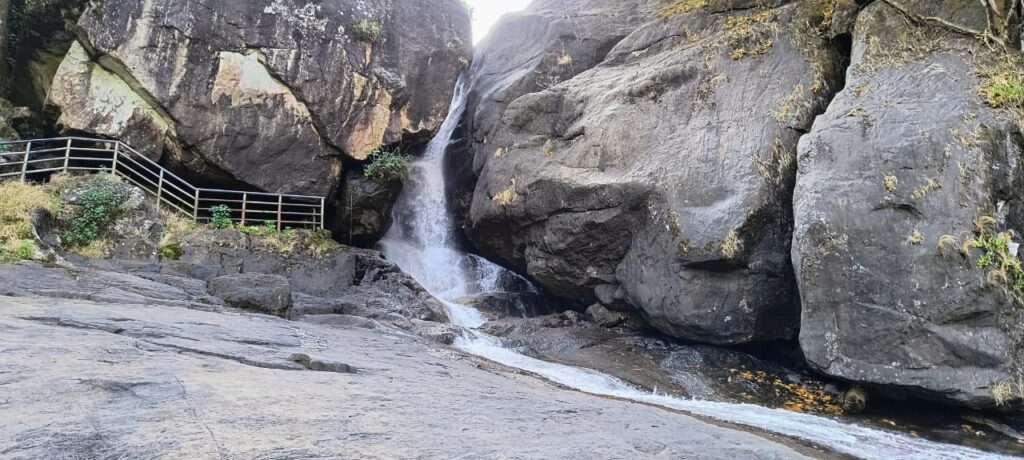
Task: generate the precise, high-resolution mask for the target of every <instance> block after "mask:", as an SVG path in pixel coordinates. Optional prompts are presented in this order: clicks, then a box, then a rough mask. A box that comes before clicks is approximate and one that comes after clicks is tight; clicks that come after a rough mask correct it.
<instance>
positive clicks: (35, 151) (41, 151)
mask: <svg viewBox="0 0 1024 460" xmlns="http://www.w3.org/2000/svg"><path fill="white" fill-rule="evenodd" d="M67 149H68V148H67V147H55V148H52V149H32V150H29V152H28V153H29V154H30V155H31V154H35V153H57V152H63V151H65V150H67ZM14 153H20V154H22V155H24V154H25V151H24V150H22V151H20V152H14ZM61 158H64V157H61Z"/></svg>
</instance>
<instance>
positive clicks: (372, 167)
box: [363, 149, 412, 183]
mask: <svg viewBox="0 0 1024 460" xmlns="http://www.w3.org/2000/svg"><path fill="white" fill-rule="evenodd" d="M410 161H412V157H410V156H409V155H406V154H404V153H402V152H400V151H398V150H387V149H377V150H374V151H373V153H371V154H370V163H369V164H368V165H366V168H365V169H364V170H363V175H364V176H366V177H368V178H370V179H373V180H375V181H377V182H381V183H387V182H393V181H399V182H404V181H405V180H406V179H408V178H409V172H410V169H409V162H410Z"/></svg>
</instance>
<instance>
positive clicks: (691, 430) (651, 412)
mask: <svg viewBox="0 0 1024 460" xmlns="http://www.w3.org/2000/svg"><path fill="white" fill-rule="evenodd" d="M0 331H2V334H0V343H2V346H3V350H4V351H3V359H0V410H2V412H3V414H4V420H5V421H4V423H2V424H0V456H3V457H9V458H95V457H99V458H129V457H131V458H156V457H172V458H208V457H211V456H212V457H224V458H315V457H330V458H353V457H358V458H453V457H470V458H493V457H501V456H507V455H514V456H517V457H523V458H574V457H593V456H597V457H603V458H660V457H686V458H723V457H726V458H771V459H782V458H787V459H788V458H808V457H806V456H805V455H802V454H801V453H800V452H801V451H803V452H808V453H810V454H812V455H814V453H813V452H815V451H811V450H809V449H801V448H800V447H788V446H785V445H782V444H780V443H779V442H780V441H779V440H778V439H777V438H775V439H773V440H769V439H767V438H764V437H760V436H758V435H755V434H751V433H745V432H742V431H738V430H735V429H731V428H727V427H722V426H717V425H712V424H709V423H705V422H702V421H699V420H696V419H694V418H691V417H688V416H686V415H683V414H680V413H677V412H673V411H667V410H663V409H660V408H656V407H652V406H648V405H642V404H633V403H628V402H623V401H618V400H612V399H604V398H597V397H593V396H591V395H586V394H582V393H578V392H571V391H566V390H563V389H560V388H558V387H555V386H553V385H549V384H546V383H545V382H542V381H539V380H537V379H535V378H533V377H530V376H524V375H518V374H516V373H512V372H509V371H508V370H507V369H505V368H502V367H500V366H495V365H493V364H489V363H486V362H480V361H476V360H472V359H469V358H466V357H463V356H461V355H459V354H458V353H455V352H453V351H451V350H450V349H447V348H443V349H439V348H437V347H436V346H432V345H428V344H425V343H422V342H420V341H417V340H416V339H414V338H412V337H410V336H409V335H407V334H396V333H390V332H378V331H369V330H366V329H362V328H353V327H327V326H320V325H313V324H306V323H297V322H287V321H285V320H282V319H279V318H273V317H268V316H262V315H252V314H248V313H216V312H203V311H197V310H188V309H184V308H173V307H161V306H156V305H152V304H145V303H139V304H131V303H128V304H106V303H95V302H88V301H80V300H74V301H73V300H55V299H29V298H22V299H11V298H0ZM478 367H479V368H478ZM480 368H482V369H480ZM353 371H354V373H352V372H353ZM481 388H486V389H488V391H486V392H482V391H480V389H481ZM584 415H585V416H584ZM494 427H501V429H500V430H495V429H493V428H494ZM630 427H632V428H630ZM254 432H258V433H259V436H258V439H257V438H254V436H253V433H254ZM453 432H458V433H460V434H459V435H458V436H452V435H451V434H452V433H453ZM396 433H401V436H396ZM819 455H820V453H819Z"/></svg>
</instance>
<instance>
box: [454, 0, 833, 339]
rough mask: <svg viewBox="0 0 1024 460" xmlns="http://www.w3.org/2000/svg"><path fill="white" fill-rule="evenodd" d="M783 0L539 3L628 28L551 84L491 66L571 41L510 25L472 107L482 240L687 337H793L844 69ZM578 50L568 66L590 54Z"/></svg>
mask: <svg viewBox="0 0 1024 460" xmlns="http://www.w3.org/2000/svg"><path fill="white" fill-rule="evenodd" d="M567 3H572V4H574V5H575V3H573V2H567ZM741 3H742V2H741ZM775 3H777V4H781V5H782V6H778V7H775V8H768V9H763V10H762V9H754V10H747V9H740V8H739V6H737V5H733V7H735V8H737V9H735V10H723V9H697V10H694V11H690V12H686V13H681V14H676V15H662V16H667V17H659V15H658V14H656V12H655V10H656V8H657V6H659V5H661V3H660V2H651V3H649V4H648V3H644V4H642V7H641V8H635V7H634V8H629V9H624V10H619V9H617V8H614V7H611V6H608V5H604V6H601V5H603V4H598V5H596V6H595V7H594V8H596V9H597V10H598V11H599V12H595V11H592V10H585V11H584V10H580V11H577V10H575V9H573V8H569V7H567V6H566V5H563V4H562V3H561V2H557V1H552V2H539V3H538V4H537V5H538V6H535V7H534V11H535V12H534V13H533V14H534V15H540V16H544V12H547V13H548V14H552V15H553V12H554V11H557V12H558V13H557V14H558V16H559V17H562V16H563V15H564V16H565V17H566V18H567V19H565V21H566V22H568V23H570V24H572V23H574V21H576V20H577V19H578V20H579V21H581V22H583V23H584V24H587V22H586V21H590V20H596V21H599V22H602V23H605V24H613V25H615V26H616V27H617V28H618V29H616V30H620V31H622V33H621V35H620V36H625V38H624V39H622V40H621V41H618V43H614V42H611V43H609V42H605V43H606V46H607V47H609V48H610V51H608V52H607V54H606V55H601V56H599V57H597V58H596V62H600V64H599V65H596V66H595V67H593V68H591V69H590V70H586V71H583V72H580V73H578V74H576V75H575V76H571V75H570V76H571V78H568V79H565V80H564V81H562V82H561V83H558V84H556V85H553V86H550V87H547V88H543V87H541V88H538V87H537V85H533V86H531V85H529V84H525V86H523V85H519V86H517V85H508V84H507V82H509V81H520V79H522V78H523V77H522V75H523V74H522V73H520V72H519V71H518V70H516V71H506V72H504V73H499V74H498V75H492V71H491V70H490V69H491V68H498V69H500V66H499V65H497V64H490V63H491V62H493V61H494V60H499V59H500V60H502V61H501V62H507V63H516V62H519V61H521V60H522V59H523V58H522V56H531V55H533V53H535V50H534V48H535V47H537V46H541V47H557V45H554V43H558V42H557V41H554V42H550V43H552V44H549V42H547V41H545V40H549V38H539V39H538V38H535V37H547V36H546V35H542V34H539V33H531V34H523V37H522V41H521V42H518V43H515V44H509V43H508V42H509V41H510V40H509V39H508V38H506V37H507V35H506V34H504V33H503V31H504V30H506V29H501V28H499V29H498V30H497V31H496V32H495V34H494V36H495V37H501V39H500V40H499V39H497V38H496V39H495V43H494V44H491V43H488V44H487V45H485V46H484V47H483V48H481V50H480V52H479V55H480V56H482V59H484V63H483V64H478V63H474V67H473V68H472V74H473V75H474V76H476V75H479V76H480V78H479V81H478V82H477V83H476V85H477V87H478V88H477V89H476V90H475V91H476V92H477V93H478V95H479V97H480V98H481V99H480V100H479V101H477V102H476V103H475V105H471V106H470V107H469V109H468V112H467V119H468V120H469V121H467V125H468V128H469V129H470V131H469V133H470V135H471V136H472V144H473V145H472V147H471V151H472V153H473V155H474V158H475V167H476V168H477V171H478V172H479V179H478V181H477V183H476V188H475V192H474V194H473V199H472V205H471V209H470V211H469V213H468V217H467V218H468V220H467V233H468V235H469V237H470V238H471V240H472V241H473V242H474V243H475V244H476V246H477V247H478V248H479V249H480V250H481V251H482V252H484V253H485V254H486V255H488V256H491V257H493V258H496V259H498V260H501V261H503V262H504V263H505V264H507V265H509V266H512V267H514V268H517V269H519V270H521V271H522V272H525V273H527V274H528V275H529V276H530V277H532V278H533V279H534V280H536V281H538V282H539V283H540V284H541V285H543V286H544V287H545V288H547V289H548V290H549V291H551V292H552V293H554V294H555V295H558V296H561V297H567V298H572V299H578V300H581V301H584V302H592V301H596V300H599V297H598V295H597V294H596V293H595V288H598V287H601V290H602V296H601V297H604V298H606V299H611V303H612V304H614V303H619V302H623V301H624V302H625V303H628V304H629V305H632V306H633V307H634V308H636V309H637V310H639V311H641V312H642V313H643V314H644V315H645V316H646V317H647V319H648V320H649V321H650V323H651V324H652V325H653V326H655V327H657V328H658V329H659V330H661V331H663V332H665V333H667V334H670V335H673V336H675V337H680V338H686V339H693V340H699V341H703V342H708V343H715V344H738V343H746V342H750V341H758V340H770V339H780V338H787V337H791V336H792V334H793V333H794V332H795V331H796V328H797V325H798V316H799V315H798V312H799V308H798V305H797V296H796V285H795V282H794V280H793V275H792V268H791V266H790V263H789V252H790V246H789V244H790V240H789V238H790V233H789V232H790V229H791V226H792V219H791V208H790V190H791V187H792V183H793V180H794V176H795V160H794V156H795V150H796V143H797V139H798V138H799V136H800V134H801V132H802V131H806V130H807V129H809V128H810V126H811V123H812V121H813V119H814V116H815V115H816V114H818V113H820V112H821V111H823V110H824V108H825V105H826V104H827V102H828V100H829V99H830V97H831V95H832V93H833V92H834V91H835V89H837V88H836V87H837V85H838V82H839V80H840V78H839V70H840V69H839V68H838V64H837V63H838V62H839V59H838V56H837V53H836V52H835V50H833V49H832V47H831V46H830V45H829V44H827V43H826V42H825V40H824V39H823V38H822V37H821V36H820V35H819V32H818V31H817V30H816V29H815V28H813V27H806V24H817V23H820V22H822V20H823V19H822V18H821V17H818V16H815V14H816V12H815V11H811V10H808V9H807V8H804V7H803V6H804V4H803V3H801V2H775ZM740 6H742V5H740ZM748 6H749V5H748ZM601 8H603V9H601ZM581 11H583V12H581ZM585 13H586V14H585ZM576 14H579V15H580V16H579V17H577V16H575V15H576ZM547 18H548V19H547V20H548V21H551V20H553V19H551V16H547ZM595 18H600V19H599V20H598V19H595ZM609 18H611V19H609ZM538 21H539V22H543V21H540V20H534V22H538ZM505 27H506V28H507V29H511V30H516V27H521V26H515V25H508V24H506V26H505ZM598 30H600V29H598ZM601 32H606V31H603V30H601ZM566 35H568V34H566ZM614 35H615V34H607V32H606V33H605V36H614ZM512 36H515V35H512ZM556 36H557V35H556ZM588 43H591V42H588ZM612 45H614V47H612ZM596 48H600V47H596ZM591 49H595V48H591ZM520 50H526V51H523V53H522V54H520ZM572 51H573V50H572V49H569V50H568V52H567V55H566V56H568V57H560V59H559V60H555V61H553V62H555V65H558V62H562V63H566V64H564V65H565V66H570V64H568V63H573V64H574V63H576V62H577V60H576V58H575V56H573V55H572V53H571V52H572ZM502 53H504V54H502ZM594 61H595V59H594V58H593V56H592V55H591V56H590V58H584V59H580V62H581V63H583V65H590V66H593V65H594V63H595V62H594ZM542 67H543V66H542ZM514 68H518V67H514ZM765 76H770V77H765ZM510 229H511V230H510ZM616 292H618V293H619V295H618V298H615V297H616V296H615V293H616ZM611 306H612V307H613V308H615V306H614V305H611Z"/></svg>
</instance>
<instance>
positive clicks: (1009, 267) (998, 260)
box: [964, 217, 1024, 305]
mask: <svg viewBox="0 0 1024 460" xmlns="http://www.w3.org/2000/svg"><path fill="white" fill-rule="evenodd" d="M994 222H995V220H994V219H992V218H990V217H982V218H979V219H978V220H977V221H976V222H975V227H976V228H975V232H976V235H975V237H974V238H972V239H970V240H967V242H966V243H965V245H964V248H965V251H964V252H969V250H970V249H980V250H981V251H982V253H981V255H980V256H979V257H978V261H977V265H978V268H979V269H981V270H984V271H985V280H986V281H987V282H988V283H989V284H990V285H992V286H995V287H998V288H1001V289H1002V290H1003V291H1004V292H1005V293H1006V295H1007V296H1008V297H1010V298H1012V299H1013V300H1015V301H1016V302H1017V303H1019V304H1021V305H1024V266H1022V264H1021V259H1020V257H1019V256H1018V255H1016V254H1014V253H1013V252H1012V251H1011V250H1010V246H1011V245H1012V244H1013V243H1014V241H1013V233H1012V232H1009V231H1004V232H996V231H994V230H993V226H994Z"/></svg>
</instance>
